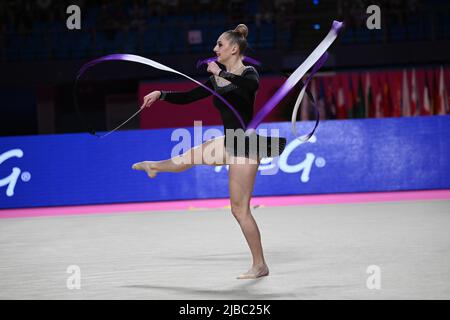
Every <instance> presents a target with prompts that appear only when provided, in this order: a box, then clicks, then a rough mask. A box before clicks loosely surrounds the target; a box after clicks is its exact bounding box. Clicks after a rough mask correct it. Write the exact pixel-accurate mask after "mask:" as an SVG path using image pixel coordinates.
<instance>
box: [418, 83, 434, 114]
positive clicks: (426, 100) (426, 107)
mask: <svg viewBox="0 0 450 320" xmlns="http://www.w3.org/2000/svg"><path fill="white" fill-rule="evenodd" d="M431 108H432V106H431V99H430V91H429V89H428V80H427V76H426V74H425V85H424V86H423V107H422V112H421V113H420V115H422V116H429V115H431V114H432V109H431Z"/></svg>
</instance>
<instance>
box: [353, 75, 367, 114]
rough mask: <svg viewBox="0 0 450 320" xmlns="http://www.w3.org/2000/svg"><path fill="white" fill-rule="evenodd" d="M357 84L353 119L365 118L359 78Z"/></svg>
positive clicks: (362, 93)
mask: <svg viewBox="0 0 450 320" xmlns="http://www.w3.org/2000/svg"><path fill="white" fill-rule="evenodd" d="M357 83H358V94H357V95H356V103H355V108H354V117H355V118H365V117H366V106H365V105H364V101H365V99H364V92H363V86H362V84H361V77H358V80H357ZM355 85H356V84H355Z"/></svg>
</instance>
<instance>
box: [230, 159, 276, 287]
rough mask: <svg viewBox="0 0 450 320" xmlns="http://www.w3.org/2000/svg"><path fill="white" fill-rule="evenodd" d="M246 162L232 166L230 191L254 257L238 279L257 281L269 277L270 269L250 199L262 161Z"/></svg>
mask: <svg viewBox="0 0 450 320" xmlns="http://www.w3.org/2000/svg"><path fill="white" fill-rule="evenodd" d="M234 159H236V158H234ZM246 160H247V163H245V164H240V163H239V162H237V160H235V161H232V164H230V169H229V172H228V175H229V189H230V201H231V212H232V213H233V215H234V217H235V218H236V220H237V221H238V223H239V225H240V227H241V229H242V232H243V233H244V236H245V239H246V240H247V243H248V246H249V247H250V251H251V253H252V256H253V265H252V267H251V268H250V270H249V271H247V272H246V273H244V274H242V275H240V276H238V279H255V278H259V277H263V276H267V275H269V268H268V267H267V264H266V262H265V260H264V254H263V249H262V245H261V235H260V233H259V229H258V225H257V224H256V221H255V219H254V218H253V216H252V213H251V210H250V199H251V196H252V193H253V186H254V183H255V178H256V173H257V171H258V166H259V162H260V159H256V158H255V159H253V160H254V162H256V163H249V161H248V159H246Z"/></svg>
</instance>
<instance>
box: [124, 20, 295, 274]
mask: <svg viewBox="0 0 450 320" xmlns="http://www.w3.org/2000/svg"><path fill="white" fill-rule="evenodd" d="M247 35H248V28H247V26H246V25H244V24H239V25H238V26H237V27H236V28H235V29H234V30H228V31H226V32H224V33H222V34H221V35H220V37H219V38H218V40H217V43H216V46H215V47H214V52H215V54H216V55H217V62H219V63H220V64H222V65H223V66H224V67H225V68H226V70H222V69H221V68H220V67H219V65H218V64H217V63H215V62H209V63H208V69H207V71H208V72H210V73H212V75H211V76H210V77H209V78H208V80H207V81H206V82H204V85H206V86H207V87H209V88H211V89H212V90H214V91H216V92H217V93H218V94H220V95H221V96H223V97H224V98H225V99H226V101H228V102H229V103H231V105H233V106H234V107H235V109H236V110H237V111H238V112H239V114H240V116H241V117H242V119H243V121H244V122H245V124H246V125H247V124H248V123H249V122H250V121H251V119H252V116H253V105H254V102H255V96H256V92H257V90H258V87H259V74H258V72H257V71H256V69H255V68H254V67H253V66H245V65H244V64H243V58H244V53H245V50H246V48H247V46H248V44H247ZM210 95H212V94H211V92H209V91H207V90H206V89H204V88H203V87H201V86H198V87H196V88H194V89H192V90H190V91H186V92H174V91H153V92H151V93H149V94H148V95H146V96H145V97H144V101H143V105H142V107H141V108H145V107H149V106H150V105H151V104H153V103H154V102H155V101H157V100H163V101H166V102H169V103H173V104H188V103H191V102H193V101H197V100H200V99H203V98H206V97H209V96H210ZM213 103H214V105H215V107H216V108H217V109H218V110H219V112H220V115H221V118H222V121H223V126H224V132H226V134H225V135H224V136H221V137H218V138H214V139H210V140H207V141H206V142H204V143H203V144H201V145H199V146H196V147H193V148H192V149H190V150H188V151H187V152H185V153H183V154H181V155H179V156H176V157H173V158H171V159H168V160H162V161H143V162H138V163H135V164H134V165H133V166H132V168H133V169H134V170H142V171H145V172H146V173H147V175H148V176H149V177H150V178H154V177H155V176H156V174H157V173H158V172H182V171H185V170H187V169H189V168H191V167H192V166H194V165H195V164H206V165H224V164H228V165H229V171H228V177H229V192H230V203H231V212H232V214H233V215H234V217H235V218H236V220H237V222H238V223H239V225H240V227H241V229H242V232H243V233H244V236H245V239H246V241H247V243H248V246H249V247H250V251H251V254H252V258H253V263H252V266H251V268H250V269H249V270H248V271H247V272H246V273H243V274H241V275H240V276H238V277H237V279H255V278H259V277H263V276H267V275H269V268H268V266H267V263H266V261H265V259H264V254H263V248H262V244H261V235H260V232H259V229H258V225H257V224H256V221H255V219H254V218H253V216H252V213H251V210H250V199H251V196H252V192H253V187H254V183H255V178H256V173H257V171H258V166H259V164H260V161H261V158H262V157H274V156H278V155H279V154H281V152H282V151H283V150H284V148H285V145H286V139H285V138H283V137H280V138H273V139H272V138H271V137H263V136H260V135H257V134H256V133H254V134H253V136H257V139H256V140H253V139H251V137H252V135H250V136H249V135H245V134H244V130H245V128H243V127H242V124H241V123H240V121H239V120H238V118H237V117H236V115H235V114H234V113H233V112H232V111H231V109H230V108H228V107H227V106H226V105H225V104H224V103H223V102H222V101H221V100H220V99H218V98H217V97H216V96H214V97H213ZM261 137H263V139H261ZM239 138H241V141H242V140H244V144H242V143H240V142H239V141H237V140H239ZM264 138H265V139H264ZM254 141H256V147H254V146H255V144H254V143H252V142H254ZM242 145H243V146H244V147H243V148H242ZM263 149H264V150H263ZM206 150H213V151H214V152H205V151H206ZM193 159H200V161H193Z"/></svg>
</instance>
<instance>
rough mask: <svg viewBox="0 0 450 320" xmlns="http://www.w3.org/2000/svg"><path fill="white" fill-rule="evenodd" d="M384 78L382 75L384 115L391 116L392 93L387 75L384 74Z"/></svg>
mask: <svg viewBox="0 0 450 320" xmlns="http://www.w3.org/2000/svg"><path fill="white" fill-rule="evenodd" d="M383 78H384V79H382V78H381V77H380V81H382V82H383V100H382V110H383V117H390V116H391V115H392V112H391V110H392V107H391V93H390V90H389V86H388V83H387V79H386V78H387V75H386V74H384V77H383Z"/></svg>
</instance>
